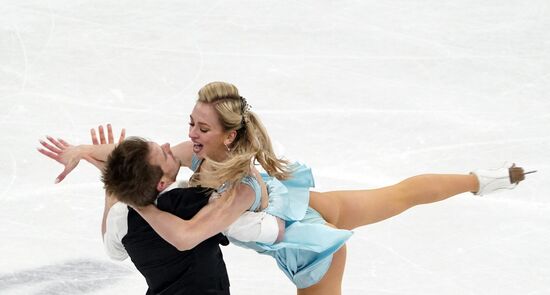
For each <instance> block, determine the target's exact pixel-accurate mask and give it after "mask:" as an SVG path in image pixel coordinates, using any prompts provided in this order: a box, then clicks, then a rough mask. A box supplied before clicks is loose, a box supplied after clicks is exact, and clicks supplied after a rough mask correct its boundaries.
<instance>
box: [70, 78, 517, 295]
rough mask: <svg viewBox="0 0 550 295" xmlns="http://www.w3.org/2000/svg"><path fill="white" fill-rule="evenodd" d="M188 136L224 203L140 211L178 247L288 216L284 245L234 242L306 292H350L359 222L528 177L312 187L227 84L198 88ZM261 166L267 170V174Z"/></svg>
mask: <svg viewBox="0 0 550 295" xmlns="http://www.w3.org/2000/svg"><path fill="white" fill-rule="evenodd" d="M189 138H190V139H191V141H187V142H183V143H181V144H178V145H176V146H174V147H172V153H173V154H174V156H175V157H176V158H178V159H179V161H180V164H181V165H182V166H186V167H190V168H191V169H192V170H193V171H194V172H195V173H194V174H193V176H192V178H191V181H190V183H191V184H192V185H195V186H199V185H200V186H205V187H213V188H217V191H218V195H219V197H218V198H219V202H217V204H218V206H217V209H215V210H211V212H210V213H209V214H210V215H207V216H209V218H204V219H203V222H202V223H196V222H192V221H186V220H182V219H179V218H178V217H176V216H174V215H172V214H170V213H167V212H163V211H160V210H158V209H157V208H156V207H155V206H153V205H150V206H146V207H142V208H137V209H138V212H139V213H140V214H141V216H142V217H143V218H144V219H145V220H147V222H148V223H149V224H150V225H151V226H152V227H153V228H154V229H155V231H157V233H159V235H160V236H161V237H163V238H164V239H165V240H167V241H168V242H169V243H171V244H172V245H174V246H175V247H177V248H178V249H189V248H192V247H193V246H195V245H196V244H198V243H199V242H200V241H201V239H205V238H206V237H207V236H211V235H213V234H215V233H217V232H220V231H223V230H224V229H225V228H227V226H229V225H230V224H231V223H232V222H233V221H234V220H235V219H236V218H237V217H238V215H239V214H242V213H243V212H244V211H247V210H248V211H265V212H267V213H269V214H271V215H274V216H276V217H279V218H281V219H283V220H285V223H286V232H285V233H284V238H283V241H282V242H280V243H276V244H272V245H267V244H261V243H254V242H248V243H246V242H239V241H233V243H235V244H237V245H239V246H242V247H245V248H250V249H253V250H255V251H257V252H258V253H261V254H266V255H270V256H272V257H273V258H275V260H276V261H277V264H278V266H279V268H280V269H281V270H282V271H283V272H284V273H285V275H287V277H288V278H289V279H290V280H291V281H292V282H293V283H294V284H295V285H296V287H297V289H298V291H297V292H298V294H317V295H318V294H331V295H334V294H341V283H342V276H343V272H344V266H345V260H346V248H345V242H346V240H347V239H348V238H349V237H350V236H351V230H353V229H354V228H357V227H359V226H363V225H368V224H371V223H375V222H378V221H381V220H384V219H387V218H389V217H392V216H395V215H397V214H400V213H401V212H403V211H405V210H407V209H409V208H411V207H413V206H416V205H419V204H426V203H432V202H437V201H441V200H444V199H447V198H449V197H451V196H454V195H457V194H460V193H464V192H472V193H474V194H476V195H484V194H487V193H490V192H493V191H495V190H498V189H511V188H513V187H515V186H516V185H517V184H518V183H519V182H520V181H522V180H523V179H524V175H525V173H524V172H523V169H521V168H519V167H515V166H513V165H512V166H511V167H504V168H501V169H497V170H478V171H474V172H473V173H470V174H464V175H462V174H426V175H418V176H414V177H411V178H408V179H405V180H403V181H401V182H399V183H397V184H395V185H392V186H388V187H383V188H378V189H371V190H355V191H330V192H323V193H321V192H315V191H311V190H310V188H311V187H313V186H314V180H313V176H312V174H311V170H310V169H309V168H308V167H306V166H304V165H301V164H297V163H290V162H288V161H287V160H284V159H279V158H278V157H277V156H276V155H275V153H274V152H273V148H272V144H271V140H270V138H269V135H268V133H267V131H266V129H265V128H264V126H263V125H262V123H261V121H260V119H259V118H258V116H257V115H256V114H255V113H254V112H252V111H251V110H250V107H249V105H248V103H247V101H246V99H244V98H243V97H242V96H241V95H240V94H239V92H238V90H237V88H236V87H235V86H234V85H232V84H229V83H225V82H213V83H209V84H207V85H206V86H204V87H203V88H202V89H201V90H200V91H199V97H198V100H197V103H196V105H195V107H194V108H193V111H192V113H191V115H190V122H189ZM255 163H258V164H259V166H261V168H263V170H264V171H265V173H260V172H258V170H257V169H256V168H257V167H256V165H254V164H255ZM66 170H67V169H66ZM69 172H70V169H69ZM65 175H66V173H65V174H62V175H60V177H61V178H63V177H64V176H65ZM197 231H199V232H203V233H204V234H203V235H198V236H197V235H195V236H194V237H196V238H195V239H194V240H193V239H189V236H190V235H189V233H190V232H197Z"/></svg>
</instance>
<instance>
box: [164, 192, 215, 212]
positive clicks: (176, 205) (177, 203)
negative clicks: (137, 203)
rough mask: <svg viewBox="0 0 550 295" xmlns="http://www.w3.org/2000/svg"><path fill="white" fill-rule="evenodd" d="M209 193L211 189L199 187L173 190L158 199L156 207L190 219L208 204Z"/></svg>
mask: <svg viewBox="0 0 550 295" xmlns="http://www.w3.org/2000/svg"><path fill="white" fill-rule="evenodd" d="M211 193H212V189H208V188H201V187H190V188H175V189H172V190H170V191H167V192H164V193H162V194H161V195H160V196H159V197H158V199H157V207H158V208H159V209H160V210H163V211H167V212H171V213H173V214H175V215H178V216H179V217H182V218H184V219H190V218H191V217H193V216H194V215H195V214H196V213H197V212H198V211H199V210H200V209H201V208H202V207H204V206H206V205H207V204H208V198H209V197H210V194H211Z"/></svg>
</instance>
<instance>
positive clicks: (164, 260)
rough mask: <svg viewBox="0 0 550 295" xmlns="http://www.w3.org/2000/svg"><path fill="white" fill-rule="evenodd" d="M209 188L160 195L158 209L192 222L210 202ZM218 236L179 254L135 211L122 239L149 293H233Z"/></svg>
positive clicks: (130, 216)
mask: <svg viewBox="0 0 550 295" xmlns="http://www.w3.org/2000/svg"><path fill="white" fill-rule="evenodd" d="M209 195H210V191H209V190H207V189H205V188H176V189H173V190H170V191H168V192H165V193H163V194H161V195H160V197H159V198H158V200H157V207H158V208H159V209H160V210H163V211H166V212H170V213H172V214H174V215H177V216H179V217H181V218H183V219H186V220H188V219H191V218H192V217H193V216H194V215H195V214H196V213H197V212H199V210H200V209H201V208H202V207H204V206H205V205H206V204H207V203H208V196H209ZM220 243H222V244H224V245H226V244H227V239H226V238H225V237H224V236H223V235H222V234H217V235H215V236H213V237H211V238H209V239H208V240H206V241H204V242H202V243H200V244H199V245H197V246H196V247H195V248H193V249H191V250H187V251H178V249H176V248H175V247H174V246H172V245H170V244H169V243H168V242H166V241H165V240H163V239H162V238H161V237H160V236H159V235H158V234H157V233H156V232H155V231H154V230H153V229H152V228H151V226H150V225H149V224H148V223H147V222H146V221H145V220H144V219H143V218H142V217H141V216H140V215H139V214H138V213H137V212H136V211H135V210H133V209H132V208H129V212H128V233H127V234H126V236H124V238H123V239H122V244H123V245H124V247H125V248H126V251H127V252H128V255H129V256H130V258H131V259H132V262H133V263H134V264H135V266H136V268H137V269H138V270H139V271H140V272H141V274H143V276H144V277H145V280H146V281H147V285H148V286H149V290H148V291H147V294H163V295H167V294H181V295H184V294H185V295H187V294H193V295H198V294H229V278H228V277H227V270H226V268H225V263H224V261H223V256H222V252H221V250H220V247H219V244H220Z"/></svg>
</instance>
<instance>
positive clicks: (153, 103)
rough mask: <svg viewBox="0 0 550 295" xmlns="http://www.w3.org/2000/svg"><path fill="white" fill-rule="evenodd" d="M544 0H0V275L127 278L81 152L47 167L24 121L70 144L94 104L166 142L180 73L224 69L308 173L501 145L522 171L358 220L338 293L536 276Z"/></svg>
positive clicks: (262, 289) (548, 268) (432, 168)
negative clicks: (105, 239)
mask: <svg viewBox="0 0 550 295" xmlns="http://www.w3.org/2000/svg"><path fill="white" fill-rule="evenodd" d="M549 6H550V2H548V1H547V0H532V1H522V0H502V1H467V0H462V1H434V0H426V1H421V0H416V1H407V0H401V1H397V0H396V1H327V0H316V1H312V0H309V1H128V0H119V1H107V0H100V1H83V0H49V1H43V0H34V1H20V0H3V1H2V4H1V5H0V128H1V136H2V141H1V142H2V144H1V145H0V224H1V226H0V237H1V238H0V239H1V240H0V293H1V294H143V293H145V290H146V284H145V281H144V279H143V278H142V277H141V275H140V274H139V273H138V272H137V271H136V270H135V268H134V267H133V265H132V264H131V262H129V261H126V262H124V263H117V262H112V261H109V260H108V258H107V257H106V255H105V254H104V252H103V249H102V244H101V238H100V234H99V232H100V220H101V214H102V207H103V195H102V190H101V183H100V181H99V177H98V173H97V172H96V170H95V168H92V167H91V166H90V165H88V164H86V163H82V164H81V165H80V166H79V167H78V168H77V169H76V171H74V172H73V173H72V174H71V175H69V177H68V178H67V179H66V180H65V181H63V182H62V183H61V184H57V185H55V184H54V179H55V177H56V176H57V174H58V173H60V172H61V166H60V165H59V164H57V163H55V162H54V161H51V160H49V159H47V158H45V157H43V156H42V155H40V154H39V153H38V152H36V147H38V146H39V144H38V139H39V138H44V136H45V135H53V136H60V137H64V138H66V139H68V140H69V141H70V142H72V143H88V142H89V140H90V139H89V137H88V130H89V129H90V128H92V127H94V126H97V125H98V124H102V123H107V122H111V123H113V125H114V126H115V128H117V127H118V128H120V127H126V128H127V129H128V133H129V135H141V136H145V137H148V138H150V139H153V140H156V141H159V142H172V143H175V142H179V141H183V140H186V138H187V123H188V114H189V113H190V111H191V108H192V106H193V102H194V100H195V98H196V93H197V91H198V89H199V88H200V87H201V86H202V85H204V84H205V83H207V82H209V81H215V80H222V81H229V82H232V83H234V84H236V85H237V86H238V87H239V89H240V91H241V94H242V95H243V96H245V97H246V98H247V99H248V101H249V102H250V104H251V105H252V106H253V110H254V111H256V112H257V113H259V114H260V115H261V116H262V118H263V120H264V123H265V124H266V125H267V127H268V129H269V130H270V133H271V135H272V137H273V139H274V141H275V142H276V143H277V146H278V148H279V149H280V150H284V154H285V155H286V156H287V157H288V158H291V159H296V160H300V161H302V162H305V163H308V164H309V165H310V166H311V167H313V170H314V174H315V176H316V182H317V189H318V190H332V189H345V188H354V189H355V188H375V187H379V186H384V185H389V184H392V183H395V182H397V181H399V180H401V179H403V178H406V177H408V176H412V175H415V174H420V173H429V172H436V173H452V172H460V173H467V172H469V171H471V170H472V169H475V168H480V167H497V166H500V165H501V164H502V163H503V162H504V161H513V162H516V163H518V164H520V165H521V166H524V167H526V168H528V169H536V170H539V172H538V173H537V174H533V175H529V176H528V177H527V180H526V181H525V182H524V183H522V184H521V185H520V186H518V187H517V188H516V189H515V190H513V191H505V192H502V193H498V194H493V195H489V196H486V197H483V198H479V197H474V196H472V195H471V194H463V195H460V196H457V197H455V198H452V199H450V200H448V201H445V202H441V203H437V204H433V205H426V206H421V207H417V208H413V209H412V210H410V211H407V212H405V213H404V214H402V215H400V216H397V217H395V218H392V219H390V220H387V221H384V222H381V223H378V224H374V225H369V226H367V227H364V228H361V229H358V230H356V231H355V235H354V236H353V237H352V239H351V241H350V242H349V243H348V259H347V268H346V273H345V277H344V282H343V292H344V294H347V295H351V294H357V295H358V294H424V295H427V294H511V295H512V294H514V295H515V294H530V295H535V294H550V197H549V196H550V189H549V188H548V184H547V183H546V182H545V181H548V179H549V169H550V132H549V130H550V99H549V97H548V93H549V90H550V83H549V82H550V70H549V69H550V10H549ZM187 175H188V174H187ZM184 176H185V175H184ZM224 255H225V259H226V262H227V265H228V269H229V272H230V279H231V284H232V293H233V294H239V295H241V294H243V295H244V294H293V293H295V290H294V288H293V286H292V284H291V283H290V282H289V281H288V280H287V278H286V277H285V276H284V275H283V274H282V272H280V271H279V270H278V269H277V267H276V265H275V263H274V262H273V261H272V260H271V259H270V258H269V257H264V256H259V255H257V254H255V253H253V252H251V251H247V250H242V249H239V248H236V247H234V246H229V247H227V248H224Z"/></svg>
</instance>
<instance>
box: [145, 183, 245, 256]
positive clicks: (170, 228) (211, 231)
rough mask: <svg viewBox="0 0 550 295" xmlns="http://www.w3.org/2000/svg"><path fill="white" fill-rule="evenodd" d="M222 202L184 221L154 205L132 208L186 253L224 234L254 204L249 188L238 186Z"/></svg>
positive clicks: (242, 185)
mask: <svg viewBox="0 0 550 295" xmlns="http://www.w3.org/2000/svg"><path fill="white" fill-rule="evenodd" d="M227 197H228V196H225V195H222V197H221V198H219V199H216V200H214V201H212V202H210V203H209V204H208V205H206V206H205V207H203V208H202V209H201V210H200V211H199V212H198V213H197V214H196V215H195V216H194V217H193V218H192V219H190V220H183V219H181V218H179V217H178V216H176V215H173V214H171V213H168V212H164V211H161V210H159V209H158V208H157V207H155V206H153V205H149V206H145V207H141V208H135V209H136V211H137V212H139V214H140V215H141V216H142V217H143V218H144V219H145V220H146V221H147V222H148V223H149V224H150V225H151V227H152V228H153V229H154V230H155V231H156V232H157V233H158V234H159V235H160V236H161V237H162V238H163V239H164V240H166V241H167V242H168V243H170V244H172V245H173V246H174V247H176V248H177V249H178V250H180V251H183V250H189V249H192V248H193V247H195V246H196V245H198V244H199V243H201V242H202V241H204V240H206V239H208V238H210V237H212V236H214V235H215V234H218V233H220V232H222V231H223V230H225V229H226V228H227V227H229V225H231V224H232V223H233V222H235V220H237V218H239V216H241V214H242V213H243V212H245V211H246V210H247V209H248V208H250V206H251V205H252V203H253V202H254V198H255V194H254V191H253V190H252V188H250V187H249V186H247V185H244V184H239V185H238V186H237V188H236V191H235V196H234V197H232V198H229V199H223V198H227Z"/></svg>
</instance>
